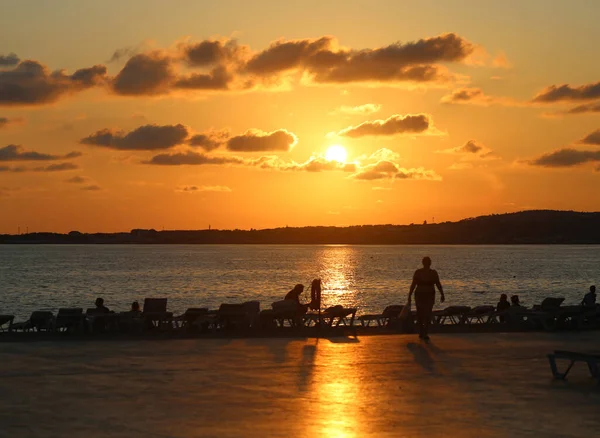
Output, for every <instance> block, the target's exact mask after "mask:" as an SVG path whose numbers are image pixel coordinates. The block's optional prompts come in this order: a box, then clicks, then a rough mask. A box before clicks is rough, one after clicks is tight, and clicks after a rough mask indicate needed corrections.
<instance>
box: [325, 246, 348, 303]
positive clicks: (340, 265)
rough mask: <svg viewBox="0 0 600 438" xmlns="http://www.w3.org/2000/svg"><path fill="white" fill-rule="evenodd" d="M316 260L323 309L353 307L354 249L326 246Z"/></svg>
mask: <svg viewBox="0 0 600 438" xmlns="http://www.w3.org/2000/svg"><path fill="white" fill-rule="evenodd" d="M317 258H318V260H319V265H320V276H321V280H323V295H322V296H323V298H322V300H323V301H322V304H323V307H330V306H335V305H338V304H341V305H343V306H352V305H355V304H356V303H355V302H354V300H355V292H356V290H355V286H354V285H355V272H356V248H354V247H351V246H337V245H332V246H326V247H324V248H323V249H322V250H321V251H320V252H319V253H317Z"/></svg>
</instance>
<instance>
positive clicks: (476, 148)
mask: <svg viewBox="0 0 600 438" xmlns="http://www.w3.org/2000/svg"><path fill="white" fill-rule="evenodd" d="M483 149H484V146H483V145H480V144H479V143H477V142H476V141H474V140H469V141H468V142H466V143H465V144H464V145H462V146H461V147H459V148H458V149H457V150H456V151H457V152H463V153H466V154H476V153H478V152H481V151H482V150H483Z"/></svg>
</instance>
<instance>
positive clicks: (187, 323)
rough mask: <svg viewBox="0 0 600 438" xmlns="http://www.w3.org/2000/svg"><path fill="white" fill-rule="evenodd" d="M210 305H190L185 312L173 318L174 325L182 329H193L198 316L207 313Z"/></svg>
mask: <svg viewBox="0 0 600 438" xmlns="http://www.w3.org/2000/svg"><path fill="white" fill-rule="evenodd" d="M207 313H208V307H190V308H188V309H187V310H186V311H185V312H183V314H181V315H179V316H176V317H174V318H173V325H174V326H176V327H177V328H180V329H191V328H193V327H195V326H194V322H195V321H196V319H198V317H200V316H202V315H206V314H207Z"/></svg>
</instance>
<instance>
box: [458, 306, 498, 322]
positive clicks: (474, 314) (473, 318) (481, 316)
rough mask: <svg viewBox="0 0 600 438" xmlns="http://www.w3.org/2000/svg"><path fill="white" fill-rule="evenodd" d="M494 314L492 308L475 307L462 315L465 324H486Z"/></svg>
mask: <svg viewBox="0 0 600 438" xmlns="http://www.w3.org/2000/svg"><path fill="white" fill-rule="evenodd" d="M494 314H495V308H494V306H477V307H474V308H473V309H471V310H470V311H469V312H466V313H465V314H464V321H465V323H466V324H468V325H471V324H486V323H488V322H489V319H490V317H493V316H494Z"/></svg>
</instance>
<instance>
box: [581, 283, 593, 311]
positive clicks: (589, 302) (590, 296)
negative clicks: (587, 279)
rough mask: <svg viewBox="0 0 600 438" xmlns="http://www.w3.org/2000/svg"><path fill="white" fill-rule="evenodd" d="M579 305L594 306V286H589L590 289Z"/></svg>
mask: <svg viewBox="0 0 600 438" xmlns="http://www.w3.org/2000/svg"><path fill="white" fill-rule="evenodd" d="M581 305H582V306H583V307H594V306H595V305H596V286H593V285H592V286H590V291H589V292H588V293H587V294H585V296H584V297H583V301H582V302H581Z"/></svg>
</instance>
